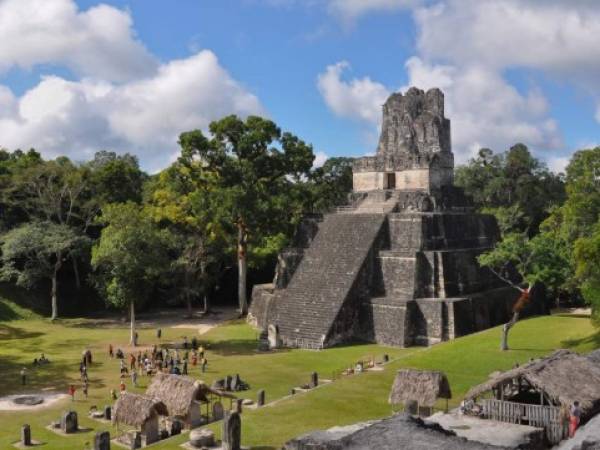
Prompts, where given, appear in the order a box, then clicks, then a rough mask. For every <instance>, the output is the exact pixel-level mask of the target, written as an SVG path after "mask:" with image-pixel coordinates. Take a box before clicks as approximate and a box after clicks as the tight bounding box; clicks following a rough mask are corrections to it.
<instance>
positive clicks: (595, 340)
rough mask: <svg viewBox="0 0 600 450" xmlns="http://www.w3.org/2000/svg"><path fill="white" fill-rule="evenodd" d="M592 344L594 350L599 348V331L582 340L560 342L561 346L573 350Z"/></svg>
mask: <svg viewBox="0 0 600 450" xmlns="http://www.w3.org/2000/svg"><path fill="white" fill-rule="evenodd" d="M589 344H592V345H593V347H594V348H598V347H600V331H597V332H595V333H594V334H590V335H589V336H586V337H584V338H580V339H565V340H564V341H561V345H563V346H564V347H566V348H574V347H579V346H586V345H589Z"/></svg>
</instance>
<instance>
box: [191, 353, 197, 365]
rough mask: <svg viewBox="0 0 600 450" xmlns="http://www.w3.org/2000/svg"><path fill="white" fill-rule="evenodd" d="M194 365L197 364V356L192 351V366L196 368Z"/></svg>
mask: <svg viewBox="0 0 600 450" xmlns="http://www.w3.org/2000/svg"><path fill="white" fill-rule="evenodd" d="M196 364H198V355H197V354H196V352H195V351H194V353H192V366H194V367H196Z"/></svg>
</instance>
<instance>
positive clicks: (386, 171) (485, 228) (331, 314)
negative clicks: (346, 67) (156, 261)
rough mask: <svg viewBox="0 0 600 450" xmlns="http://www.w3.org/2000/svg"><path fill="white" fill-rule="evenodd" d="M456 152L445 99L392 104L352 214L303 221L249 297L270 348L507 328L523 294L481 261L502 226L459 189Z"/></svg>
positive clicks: (424, 338) (397, 97) (398, 341)
mask: <svg viewBox="0 0 600 450" xmlns="http://www.w3.org/2000/svg"><path fill="white" fill-rule="evenodd" d="M450 144H451V141H450V120H448V119H447V118H446V117H445V116H444V94H443V93H442V92H441V91H440V90H439V89H430V90H429V91H427V92H424V91H422V90H420V89H417V88H410V89H409V90H408V91H407V92H406V93H405V94H400V93H396V94H393V95H392V96H390V97H389V98H388V100H387V101H386V103H385V104H384V106H383V122H382V128H381V137H380V139H379V145H378V147H377V152H376V154H375V156H368V157H364V158H359V159H357V160H355V162H354V165H353V192H352V193H351V194H350V195H349V199H348V204H347V205H344V206H340V207H339V208H337V211H335V212H331V213H327V214H324V215H312V216H307V217H305V218H304V220H303V221H302V222H301V223H300V226H299V227H298V230H297V232H296V235H295V237H294V239H293V241H292V243H291V244H292V245H291V246H290V247H288V248H286V249H284V250H283V251H282V252H281V254H280V255H279V259H278V264H277V267H276V273H275V277H274V280H273V282H272V283H269V284H264V285H258V286H255V287H254V290H253V293H252V303H251V305H250V314H249V321H250V322H251V323H253V324H255V325H256V326H258V327H260V328H261V329H263V330H267V329H268V330H269V334H270V336H269V340H270V342H271V345H282V346H287V347H301V348H323V347H328V346H332V345H336V344H339V343H343V342H349V341H367V342H377V343H380V344H387V345H395V346H410V345H430V344H435V343H437V342H441V341H444V340H448V339H452V338H454V337H458V336H462V335H465V334H468V333H472V332H475V331H478V330H482V329H485V328H489V327H492V326H495V325H498V324H500V323H504V322H507V321H508V319H509V318H510V316H511V314H512V311H511V308H512V304H513V303H514V300H515V299H516V297H517V296H518V291H516V290H515V289H513V288H511V287H507V286H506V285H505V284H503V283H502V282H500V281H499V280H498V279H497V277H495V276H494V275H493V274H492V273H491V272H489V271H488V270H487V269H485V268H481V267H480V266H479V264H478V262H477V256H479V255H480V254H481V253H482V252H484V251H486V250H488V249H490V248H492V247H493V246H494V244H495V242H496V241H497V239H498V237H499V232H498V226H497V223H496V221H495V219H494V217H493V216H490V215H484V214H478V213H475V212H474V211H473V208H472V207H471V203H470V201H469V199H468V198H466V197H465V195H464V193H463V191H462V190H461V189H460V188H458V187H455V186H454V185H453V173H454V156H453V154H452V150H451V145H450ZM536 303H537V302H535V301H534V302H532V305H536ZM532 307H534V306H532ZM530 312H533V311H530Z"/></svg>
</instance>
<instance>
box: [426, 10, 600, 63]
mask: <svg viewBox="0 0 600 450" xmlns="http://www.w3.org/2000/svg"><path fill="white" fill-rule="evenodd" d="M415 20H416V23H417V25H418V28H419V36H418V48H419V50H420V53H421V55H422V56H423V57H425V58H441V59H443V60H448V61H453V62H455V63H471V62H477V63H479V64H483V65H485V66H486V67H490V68H491V67H496V68H504V67H510V66H524V67H536V68H541V69H546V70H553V71H557V72H563V73H564V72H567V73H572V72H579V73H581V74H583V73H584V72H585V70H584V69H585V68H590V67H593V68H595V69H598V68H600V46H599V45H598V42H597V41H598V39H597V36H598V35H599V34H600V9H598V7H597V2H596V3H593V2H589V1H576V0H575V1H573V0H572V1H569V2H546V1H544V2H540V1H534V0H487V1H483V2H482V1H480V0H447V1H445V2H440V3H437V4H435V5H433V6H429V7H424V8H419V9H418V10H417V11H416V13H415ZM457 30H460V32H459V33H457Z"/></svg>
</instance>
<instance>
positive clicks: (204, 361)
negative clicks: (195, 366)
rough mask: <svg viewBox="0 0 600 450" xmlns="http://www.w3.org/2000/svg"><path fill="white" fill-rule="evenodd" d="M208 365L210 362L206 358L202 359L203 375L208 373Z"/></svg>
mask: <svg viewBox="0 0 600 450" xmlns="http://www.w3.org/2000/svg"><path fill="white" fill-rule="evenodd" d="M207 365H208V360H207V359H206V358H202V373H204V372H206V366H207Z"/></svg>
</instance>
